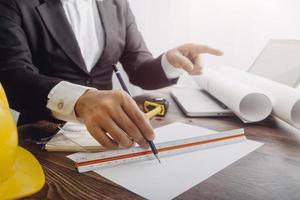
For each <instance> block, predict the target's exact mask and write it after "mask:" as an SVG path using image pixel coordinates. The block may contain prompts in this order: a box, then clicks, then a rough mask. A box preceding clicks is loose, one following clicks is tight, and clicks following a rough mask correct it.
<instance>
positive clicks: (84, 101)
mask: <svg viewBox="0 0 300 200" xmlns="http://www.w3.org/2000/svg"><path fill="white" fill-rule="evenodd" d="M98 92H99V91H98V90H95V89H90V90H87V91H85V93H83V94H82V95H81V96H80V97H79V98H78V100H77V102H76V104H75V106H74V111H75V114H76V117H77V118H82V117H83V113H84V110H85V108H86V107H87V105H88V104H89V103H88V99H90V97H91V96H94V95H95V94H96V93H98Z"/></svg>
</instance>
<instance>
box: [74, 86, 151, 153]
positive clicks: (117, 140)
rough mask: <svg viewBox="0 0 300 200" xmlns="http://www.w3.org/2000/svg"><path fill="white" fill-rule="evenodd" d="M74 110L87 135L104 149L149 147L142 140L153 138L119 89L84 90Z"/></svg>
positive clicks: (138, 112)
mask: <svg viewBox="0 0 300 200" xmlns="http://www.w3.org/2000/svg"><path fill="white" fill-rule="evenodd" d="M75 111H76V114H77V116H78V117H79V118H81V119H83V121H84V123H85V125H86V127H87V129H88V131H89V132H90V133H91V135H92V136H93V137H94V138H95V139H96V140H97V141H98V142H99V143H100V144H101V145H103V146H104V147H106V148H108V149H116V148H118V147H119V146H121V147H126V148H128V147H131V146H132V145H133V144H134V142H136V143H138V144H139V145H141V146H142V147H144V148H149V146H148V142H147V141H146V139H147V140H153V139H154V132H153V129H152V127H151V125H150V122H149V120H147V119H146V118H145V115H144V114H143V113H142V112H141V111H140V110H139V108H138V106H137V104H136V103H135V101H134V100H133V99H132V98H131V97H130V96H129V95H128V94H127V93H126V92H123V91H121V90H117V91H98V90H88V91H87V92H86V93H85V94H83V95H82V96H81V97H80V98H79V100H78V101H77V103H76V105H75Z"/></svg>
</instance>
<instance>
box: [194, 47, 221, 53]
mask: <svg viewBox="0 0 300 200" xmlns="http://www.w3.org/2000/svg"><path fill="white" fill-rule="evenodd" d="M194 49H195V50H196V53H198V54H204V53H207V54H211V55H215V56H222V55H223V52H222V51H221V50H219V49H216V48H213V47H210V46H206V45H195V47H194Z"/></svg>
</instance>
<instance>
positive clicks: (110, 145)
mask: <svg viewBox="0 0 300 200" xmlns="http://www.w3.org/2000/svg"><path fill="white" fill-rule="evenodd" d="M99 142H100V144H101V145H102V146H103V147H105V148H106V149H116V148H117V146H116V145H114V144H113V143H112V142H108V141H99Z"/></svg>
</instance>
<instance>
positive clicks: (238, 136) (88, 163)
mask: <svg viewBox="0 0 300 200" xmlns="http://www.w3.org/2000/svg"><path fill="white" fill-rule="evenodd" d="M244 140H246V137H245V134H244V129H236V130H230V131H224V132H219V133H214V134H208V135H204V136H198V137H194V138H187V139H181V140H175V141H169V142H163V143H157V144H156V148H157V150H158V152H159V157H160V158H163V157H167V156H172V155H177V154H182V153H187V152H192V151H196V150H200V149H207V148H212V147H217V146H221V145H227V144H232V143H236V142H241V141H244ZM72 157H74V159H73V160H74V161H75V162H76V163H77V164H76V166H77V168H78V171H79V172H87V171H91V170H95V169H99V168H102V167H108V166H114V165H119V164H125V163H133V162H140V161H145V160H152V159H155V157H154V155H153V153H152V151H151V150H145V149H143V148H141V147H132V148H130V149H120V150H112V151H105V152H98V153H77V154H74V155H72Z"/></svg>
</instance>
